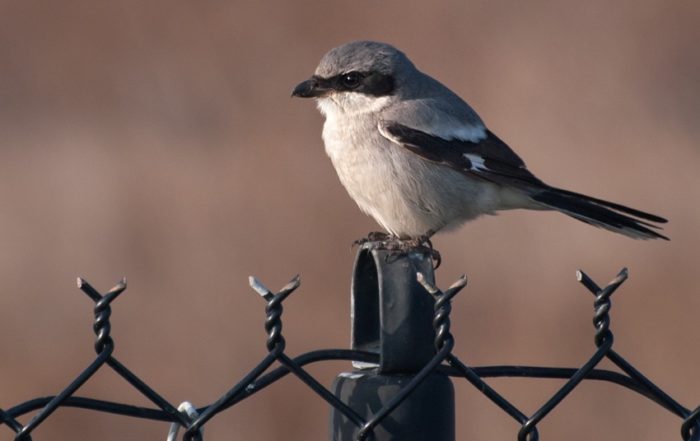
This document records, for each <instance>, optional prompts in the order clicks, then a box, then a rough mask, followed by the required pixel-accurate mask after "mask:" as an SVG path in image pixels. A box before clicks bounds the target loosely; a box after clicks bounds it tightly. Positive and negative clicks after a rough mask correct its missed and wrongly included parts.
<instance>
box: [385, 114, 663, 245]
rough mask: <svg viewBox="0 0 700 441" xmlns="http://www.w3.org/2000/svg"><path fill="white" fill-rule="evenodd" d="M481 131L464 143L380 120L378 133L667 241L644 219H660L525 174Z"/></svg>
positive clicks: (610, 224) (562, 206)
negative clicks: (482, 134)
mask: <svg viewBox="0 0 700 441" xmlns="http://www.w3.org/2000/svg"><path fill="white" fill-rule="evenodd" d="M484 130H485V134H486V136H485V137H484V138H482V139H480V140H478V141H464V140H460V139H444V138H441V137H439V136H435V135H431V134H429V133H426V132H423V131H421V130H416V129H412V128H410V127H407V126H404V125H402V124H399V123H394V122H386V121H383V122H381V123H380V131H381V132H382V133H383V134H384V136H386V137H387V138H389V139H390V140H391V141H393V142H395V143H398V144H399V145H401V146H403V147H405V148H406V149H408V150H410V151H412V152H413V153H415V154H417V155H419V156H422V157H423V158H425V159H428V160H430V161H433V162H436V163H438V164H442V165H445V166H447V167H450V168H452V169H455V170H458V171H460V172H462V173H464V174H466V175H469V176H472V177H478V178H481V179H485V180H487V181H491V182H494V183H497V184H500V185H506V186H510V187H514V188H517V189H520V190H522V191H523V192H525V193H526V194H528V195H529V196H530V198H532V199H533V200H534V201H537V202H539V203H541V204H543V205H545V206H548V207H551V208H554V209H557V210H559V211H562V212H564V213H565V214H568V215H569V216H572V217H574V218H576V219H578V220H580V221H583V222H587V223H590V224H593V225H596V226H599V227H603V228H607V229H610V230H613V231H616V232H619V233H622V234H626V235H628V236H631V237H635V238H642V239H651V238H660V239H668V238H667V237H665V236H663V235H661V234H659V233H657V232H655V231H653V230H650V229H649V228H647V227H651V228H659V227H658V226H657V225H654V224H651V223H649V222H657V223H665V222H667V220H666V219H664V218H663V217H660V216H657V215H655V214H650V213H646V212H644V211H640V210H636V209H634V208H630V207H627V206H624V205H621V204H617V203H615V202H609V201H605V200H602V199H597V198H593V197H590V196H586V195H584V194H580V193H574V192H572V191H568V190H562V189H559V188H555V187H551V186H549V185H547V184H545V183H544V182H542V181H541V180H539V179H538V178H537V177H535V175H533V174H532V173H530V171H529V170H528V169H527V168H526V167H525V163H524V162H523V160H522V159H520V157H519V156H518V155H516V154H515V152H513V150H511V149H510V147H508V145H507V144H506V143H505V142H503V141H501V140H500V139H499V138H498V137H497V136H496V135H494V134H493V133H491V132H490V131H489V130H486V129H484ZM622 213H624V214H622ZM630 215H631V216H633V217H630Z"/></svg>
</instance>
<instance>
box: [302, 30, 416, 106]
mask: <svg viewBox="0 0 700 441" xmlns="http://www.w3.org/2000/svg"><path fill="white" fill-rule="evenodd" d="M413 71H415V67H414V66H413V63H411V61H410V60H409V59H408V58H407V57H406V56H405V55H404V54H403V52H401V51H399V50H398V49H396V48H394V47H393V46H390V45H388V44H386V43H378V42H375V41H354V42H351V43H347V44H344V45H342V46H339V47H336V48H334V49H331V50H330V51H329V52H328V53H327V54H326V55H324V56H323V58H321V62H320V63H319V65H318V67H317V68H316V72H315V73H314V75H313V76H312V77H311V78H309V79H308V80H306V81H303V82H301V83H300V84H299V85H297V86H296V87H295V88H294V91H293V92H292V96H295V97H299V98H316V99H317V101H318V107H319V109H320V110H321V113H323V114H324V115H328V114H329V113H332V112H342V113H348V114H355V113H364V112H371V111H377V110H380V109H381V108H382V107H384V106H386V105H387V104H388V103H389V102H390V101H391V99H392V97H394V96H395V95H396V94H397V91H398V90H399V89H400V87H401V84H402V82H403V81H404V79H405V78H406V77H407V76H409V75H410V73H411V72H413Z"/></svg>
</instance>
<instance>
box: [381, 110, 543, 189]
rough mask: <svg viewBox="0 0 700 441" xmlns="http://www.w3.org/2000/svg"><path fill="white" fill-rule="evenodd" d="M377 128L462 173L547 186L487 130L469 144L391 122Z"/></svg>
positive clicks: (533, 185) (407, 146)
mask: <svg viewBox="0 0 700 441" xmlns="http://www.w3.org/2000/svg"><path fill="white" fill-rule="evenodd" d="M381 128H382V130H383V131H384V132H386V133H387V134H388V135H389V136H390V137H391V139H392V141H394V142H397V143H399V144H401V145H402V146H404V147H405V148H407V149H408V150H410V151H412V152H413V153H415V154H417V155H419V156H422V157H424V158H425V159H428V160H430V161H433V162H437V163H439V164H442V165H446V166H448V167H450V168H453V169H455V170H458V171H460V172H462V173H465V174H468V175H471V176H476V177H479V178H482V179H485V180H488V181H492V182H495V183H498V184H506V185H514V186H517V187H523V186H525V187H530V188H542V187H547V185H546V184H545V183H543V182H542V181H540V180H539V179H537V177H535V175H533V174H532V173H530V171H529V170H528V169H527V168H526V167H525V163H524V162H523V160H522V159H520V157H519V156H518V155H516V154H515V152H513V150H511V149H510V147H508V145H507V144H506V143H505V142H503V141H501V140H500V139H499V138H498V137H497V136H496V135H494V134H493V133H491V131H489V130H487V129H485V130H486V137H485V138H483V139H481V140H479V141H477V142H472V141H463V140H460V139H444V138H440V137H439V136H435V135H431V134H429V133H426V132H423V131H420V130H416V129H412V128H410V127H407V126H404V125H402V124H399V123H393V122H385V123H383V124H382V126H381Z"/></svg>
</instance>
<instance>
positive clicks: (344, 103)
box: [316, 92, 392, 117]
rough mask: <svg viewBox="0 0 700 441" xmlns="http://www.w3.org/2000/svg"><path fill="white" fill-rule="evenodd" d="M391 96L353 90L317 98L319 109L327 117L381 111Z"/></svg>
mask: <svg viewBox="0 0 700 441" xmlns="http://www.w3.org/2000/svg"><path fill="white" fill-rule="evenodd" d="M391 98H392V97H391V96H380V97H376V96H371V95H365V94H362V93H353V92H334V93H331V94H329V95H327V96H325V97H322V98H318V99H317V100H316V106H317V107H318V110H319V111H320V112H321V114H323V116H325V117H331V116H335V115H338V114H343V116H352V115H360V114H363V113H373V112H379V111H381V110H382V109H384V108H385V107H386V106H388V105H389V103H390V102H391Z"/></svg>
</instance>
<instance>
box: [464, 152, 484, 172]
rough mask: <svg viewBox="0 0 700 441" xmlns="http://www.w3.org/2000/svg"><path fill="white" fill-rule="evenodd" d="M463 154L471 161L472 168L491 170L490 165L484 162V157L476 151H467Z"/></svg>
mask: <svg viewBox="0 0 700 441" xmlns="http://www.w3.org/2000/svg"><path fill="white" fill-rule="evenodd" d="M462 156H464V157H465V158H467V159H468V160H469V162H471V164H472V166H471V169H472V170H475V171H489V169H488V167H486V164H485V163H484V158H482V157H481V156H479V155H476V154H474V153H465V154H463V155H462Z"/></svg>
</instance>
